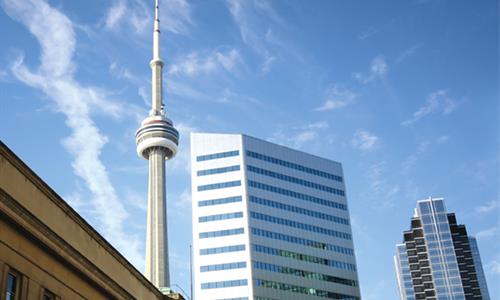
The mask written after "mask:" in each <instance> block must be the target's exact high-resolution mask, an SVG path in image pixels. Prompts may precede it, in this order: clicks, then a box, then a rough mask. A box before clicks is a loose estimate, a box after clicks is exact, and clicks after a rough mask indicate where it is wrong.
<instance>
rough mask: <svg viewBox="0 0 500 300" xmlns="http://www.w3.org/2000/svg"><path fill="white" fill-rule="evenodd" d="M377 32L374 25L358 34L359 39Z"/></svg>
mask: <svg viewBox="0 0 500 300" xmlns="http://www.w3.org/2000/svg"><path fill="white" fill-rule="evenodd" d="M378 32H379V30H378V29H377V28H375V27H373V26H372V27H370V28H368V29H367V30H365V31H363V32H362V33H360V34H359V35H358V39H359V40H366V39H367V38H370V37H372V36H374V35H376V34H377V33H378Z"/></svg>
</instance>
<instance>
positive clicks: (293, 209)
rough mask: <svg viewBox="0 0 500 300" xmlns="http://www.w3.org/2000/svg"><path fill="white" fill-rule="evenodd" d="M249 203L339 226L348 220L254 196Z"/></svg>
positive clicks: (347, 223) (347, 222) (345, 223)
mask: <svg viewBox="0 0 500 300" xmlns="http://www.w3.org/2000/svg"><path fill="white" fill-rule="evenodd" d="M250 201H251V202H253V203H257V204H260V205H265V206H270V207H274V208H279V209H282V210H286V211H291V212H294V213H297V214H301V215H306V216H310V217H314V218H317V219H323V220H328V221H332V222H335V223H339V224H344V225H349V220H348V219H345V218H341V217H337V216H332V215H327V214H324V213H321V212H317V211H313V210H309V209H305V208H301V207H298V206H292V205H288V204H283V203H281V202H276V201H272V200H267V199H263V198H259V197H255V196H250Z"/></svg>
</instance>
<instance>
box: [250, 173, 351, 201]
mask: <svg viewBox="0 0 500 300" xmlns="http://www.w3.org/2000/svg"><path fill="white" fill-rule="evenodd" d="M247 170H248V171H250V172H254V173H257V174H260V175H264V176H268V177H272V178H277V179H279V180H283V181H288V182H292V183H295V184H300V185H303V186H306V187H308V188H313V189H317V190H320V191H323V192H327V193H331V194H334V195H341V196H343V195H344V191H342V190H339V189H336V188H332V187H329V186H326V185H322V184H319V183H315V182H311V181H307V180H304V179H300V178H297V177H292V176H288V175H284V174H281V173H276V172H273V171H269V170H265V169H261V168H257V167H254V166H247Z"/></svg>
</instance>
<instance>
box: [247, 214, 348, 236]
mask: <svg viewBox="0 0 500 300" xmlns="http://www.w3.org/2000/svg"><path fill="white" fill-rule="evenodd" d="M250 216H251V217H252V218H254V219H257V220H262V221H266V222H271V223H275V224H280V225H285V226H288V227H294V228H299V229H302V230H306V231H312V232H316V233H320V234H324V235H329V236H333V237H336V238H339V239H345V240H350V239H351V235H350V234H349V233H345V232H341V231H337V230H332V229H328V228H323V227H319V226H314V225H310V224H305V223H300V222H296V221H292V220H288V219H283V218H278V217H275V216H270V215H265V214H261V213H257V212H254V211H251V212H250Z"/></svg>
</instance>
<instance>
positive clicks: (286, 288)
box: [255, 279, 360, 300]
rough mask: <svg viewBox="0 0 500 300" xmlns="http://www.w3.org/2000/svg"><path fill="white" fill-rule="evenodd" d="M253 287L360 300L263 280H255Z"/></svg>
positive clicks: (346, 299) (343, 299) (354, 297)
mask: <svg viewBox="0 0 500 300" xmlns="http://www.w3.org/2000/svg"><path fill="white" fill-rule="evenodd" d="M255 286H258V287H264V288H270V289H276V290H282V291H289V292H292V293H299V294H305V295H312V296H317V297H322V298H328V299H342V300H360V298H359V297H356V296H350V295H344V294H339V293H334V292H329V291H323V290H318V289H315V288H309V287H302V286H298V285H292V284H287V283H282V282H276V281H269V280H263V279H255Z"/></svg>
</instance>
